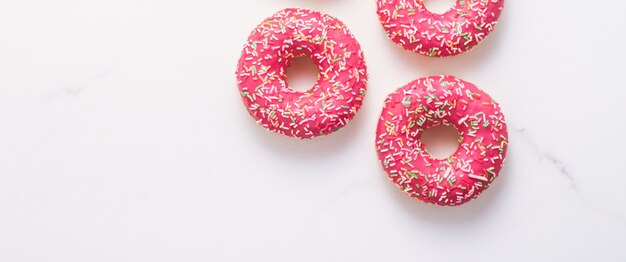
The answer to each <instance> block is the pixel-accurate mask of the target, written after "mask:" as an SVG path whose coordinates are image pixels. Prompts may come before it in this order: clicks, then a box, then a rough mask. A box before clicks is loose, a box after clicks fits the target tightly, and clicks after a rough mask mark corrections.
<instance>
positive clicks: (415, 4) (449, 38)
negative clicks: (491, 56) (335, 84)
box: [377, 0, 504, 57]
mask: <svg viewBox="0 0 626 262" xmlns="http://www.w3.org/2000/svg"><path fill="white" fill-rule="evenodd" d="M377 5H378V18H379V20H380V23H381V24H382V25H383V27H384V28H385V30H386V31H387V37H389V39H391V40H392V41H394V42H395V43H396V44H398V45H400V46H402V47H403V48H404V49H407V50H412V51H414V52H416V53H419V54H422V55H427V56H436V57H443V56H451V55H457V54H460V53H463V52H465V51H468V50H470V49H472V48H473V47H475V46H476V45H478V43H480V42H481V41H482V40H483V39H485V37H487V35H488V34H489V33H490V32H491V31H492V30H493V29H494V26H495V25H496V23H497V22H498V19H499V18H500V13H501V12H502V9H503V8H504V0H457V1H456V5H455V6H454V7H453V8H452V9H450V10H449V11H447V12H445V13H443V14H435V13H432V12H430V11H428V9H426V7H425V6H424V3H423V0H377Z"/></svg>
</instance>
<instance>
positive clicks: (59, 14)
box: [0, 0, 626, 262]
mask: <svg viewBox="0 0 626 262" xmlns="http://www.w3.org/2000/svg"><path fill="white" fill-rule="evenodd" d="M506 5H507V6H506V9H505V11H504V13H503V16H502V20H501V23H500V24H499V25H498V27H497V30H496V31H495V32H494V33H493V34H492V36H491V37H490V38H488V39H487V40H486V41H485V42H484V43H483V44H482V45H480V46H479V47H478V48H476V49H475V50H474V51H473V52H471V53H468V54H464V55H461V56H457V57H452V58H446V59H432V58H427V57H421V56H418V55H415V54H412V53H409V52H405V51H403V50H401V49H400V48H397V47H396V46H395V45H394V44H393V43H391V42H390V41H388V40H386V39H385V36H384V33H383V30H382V28H381V27H380V26H379V25H378V22H377V17H376V15H375V3H374V1H373V0H367V1H365V0H321V1H305V0H238V1H207V0H203V1H200V0H179V1H174V0H150V1H148V0H145V1H141V0H108V1H93V0H91V1H82V0H81V1H78V0H57V1H44V0H40V1H35V0H0V261H3V262H4V261H6V262H12V261H63V262H69V261H81V262H84V261H152V262H154V261H626V255H625V254H624V247H625V246H626V194H625V193H624V192H623V191H624V188H625V187H626V172H625V171H624V168H625V166H624V164H625V162H626V161H625V160H624V151H623V148H624V147H626V142H625V140H624V135H623V134H624V130H625V129H626V124H625V122H624V120H625V118H624V113H626V97H625V95H626V91H624V90H625V88H626V85H625V84H624V79H625V77H626V65H625V60H626V48H624V41H625V40H626V37H625V34H624V28H626V22H625V20H624V16H623V10H624V8H626V4H624V2H622V1H609V0H599V1H580V0H551V1H540V0H524V1H522V0H507V4H506ZM284 7H307V8H313V9H317V10H321V11H324V12H327V13H330V14H332V15H334V16H337V17H339V18H340V19H342V20H343V21H344V22H345V23H346V24H347V25H348V26H349V27H350V29H351V30H352V32H353V33H354V34H355V36H356V38H357V39H358V40H359V41H360V42H361V44H362V46H363V49H364V52H365V55H366V59H367V62H368V66H369V74H370V84H369V86H368V88H369V90H368V93H367V97H366V101H365V104H364V107H363V109H362V111H361V112H360V113H359V114H358V115H357V117H356V118H355V120H354V121H353V122H352V123H351V124H350V125H348V126H347V127H346V128H345V129H342V130H341V131H339V132H337V133H335V134H332V135H331V136H328V137H325V138H321V139H315V140H312V141H297V140H293V139H289V138H285V137H281V136H278V135H274V134H271V133H268V132H267V131H265V130H263V129H262V128H260V127H259V126H257V125H256V124H255V123H254V122H253V121H252V119H251V118H250V117H249V116H248V115H247V112H246V111H245V109H244V107H243V106H242V103H241V101H240V98H239V96H238V93H237V91H236V87H235V77H234V70H235V65H236V61H237V59H238V57H239V52H240V50H241V47H242V45H243V43H244V41H245V39H246V37H247V36H248V34H249V32H250V31H251V30H252V29H253V27H254V26H256V25H257V23H258V22H260V21H261V20H262V19H264V18H265V17H267V16H269V15H271V14H272V13H273V12H275V11H277V10H278V9H280V8H284ZM435 74H454V75H456V76H458V77H461V78H463V79H466V80H468V81H471V82H473V83H475V84H477V85H478V86H480V87H481V88H483V89H484V90H486V91H487V92H489V93H490V94H491V95H492V96H493V97H494V98H495V99H497V100H498V101H499V102H500V103H501V105H502V107H503V110H504V112H505V113H506V114H507V117H508V121H509V124H510V140H511V144H510V148H509V150H510V151H509V159H508V161H507V163H506V165H505V168H504V170H503V172H502V173H501V177H500V178H499V179H498V180H496V182H495V183H494V185H493V186H492V188H491V189H490V190H488V191H487V192H486V193H485V194H484V195H483V196H482V197H481V198H479V199H478V200H475V201H472V202H471V203H469V204H467V205H464V206H462V207H459V208H440V207H434V206H429V205H424V204H419V203H417V202H416V201H414V200H412V199H410V198H408V197H406V196H405V195H403V194H402V193H401V192H399V191H398V190H397V189H396V188H395V187H394V186H393V185H392V184H390V183H389V182H387V180H386V178H385V176H384V173H383V171H382V169H381V167H380V165H379V164H378V162H377V159H376V154H375V150H374V129H375V125H376V122H377V117H378V115H379V112H380V109H381V108H382V102H383V100H384V98H385V96H386V95H387V94H388V93H390V92H391V91H393V90H395V89H396V88H398V87H399V86H401V85H403V84H405V83H407V82H409V81H411V80H413V79H415V78H418V77H423V76H427V75H435Z"/></svg>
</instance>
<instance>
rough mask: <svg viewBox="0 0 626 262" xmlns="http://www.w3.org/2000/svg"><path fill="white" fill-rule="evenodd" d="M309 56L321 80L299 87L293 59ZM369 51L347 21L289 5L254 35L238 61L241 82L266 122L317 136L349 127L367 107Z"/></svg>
mask: <svg viewBox="0 0 626 262" xmlns="http://www.w3.org/2000/svg"><path fill="white" fill-rule="evenodd" d="M304 55H306V56H309V57H310V58H311V59H312V60H313V62H314V63H315V64H316V65H317V66H318V67H319V71H320V74H319V75H318V81H317V83H316V84H315V85H314V86H313V87H312V88H311V89H309V90H308V91H306V92H300V91H295V90H293V89H291V88H289V87H288V85H287V83H286V82H285V77H286V76H285V71H286V69H287V67H289V64H290V63H291V61H292V60H293V59H294V58H296V57H300V56H304ZM366 71H367V70H366V66H365V60H364V58H363V52H362V51H361V47H360V45H359V43H358V42H357V41H356V40H355V39H354V37H353V36H352V34H351V33H350V31H348V29H347V28H346V26H345V25H344V24H343V23H342V22H341V21H339V20H338V19H336V18H334V17H331V16H329V15H326V14H322V13H319V12H315V11H311V10H307V9H299V8H289V9H285V10H282V11H279V12H278V13H276V14H274V15H273V16H272V17H270V18H268V19H265V20H264V21H263V22H262V23H261V24H260V25H259V26H258V27H257V28H256V29H254V31H253V32H252V34H251V35H250V37H249V38H248V41H247V43H246V44H245V46H244V49H243V51H242V54H241V59H240V60H239V64H238V66H237V73H236V75H237V84H238V87H239V91H240V94H241V97H242V99H243V102H244V104H245V106H246V107H247V108H248V112H249V113H250V115H251V116H252V117H253V118H254V119H256V121H257V122H258V123H259V124H260V125H262V126H263V127H265V128H267V129H269V130H271V131H274V132H277V133H280V134H284V135H287V136H291V137H297V138H312V137H316V136H321V135H327V134H330V133H332V132H334V131H336V130H338V129H340V128H342V127H343V126H345V125H346V124H347V123H348V122H349V121H350V120H351V119H352V118H353V117H354V115H355V114H356V113H357V111H358V110H359V109H360V108H361V104H362V102H363V97H364V96H365V91H366V85H367V72H366Z"/></svg>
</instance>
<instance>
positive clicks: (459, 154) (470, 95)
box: [376, 76, 508, 206]
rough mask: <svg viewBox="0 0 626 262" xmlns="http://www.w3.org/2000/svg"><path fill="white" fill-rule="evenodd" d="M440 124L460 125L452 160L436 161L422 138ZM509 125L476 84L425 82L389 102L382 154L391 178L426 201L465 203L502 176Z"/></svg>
mask: <svg viewBox="0 0 626 262" xmlns="http://www.w3.org/2000/svg"><path fill="white" fill-rule="evenodd" d="M437 125H451V126H454V127H455V128H456V129H457V130H458V131H459V134H460V136H461V137H460V140H459V142H460V145H459V148H458V149H457V151H456V152H455V153H454V154H453V155H452V156H450V157H449V158H447V159H443V160H438V159H434V158H433V157H431V155H430V154H428V152H426V149H425V148H424V145H423V144H422V143H421V136H422V133H423V132H424V130H427V129H428V128H430V127H433V126H437ZM507 144H508V132H507V126H506V123H505V121H504V116H503V115H502V113H501V111H500V107H499V106H498V104H497V103H496V102H495V101H493V99H491V97H489V95H487V94H486V93H485V92H483V91H482V90H480V89H478V88H477V87H476V86H474V85H473V84H471V83H468V82H466V81H463V80H460V79H457V78H455V77H453V76H435V77H427V78H421V79H418V80H416V81H413V82H411V83H409V84H408V85H406V86H404V87H402V88H400V89H398V90H396V91H395V92H394V93H392V94H390V95H389V96H388V97H387V99H386V100H385V107H384V109H383V112H382V115H381V117H380V120H379V122H378V128H377V132H376V149H377V152H378V158H379V160H380V161H381V163H382V165H383V168H384V170H385V171H386V173H387V175H388V178H389V179H390V180H391V181H392V182H394V183H395V184H396V185H397V186H398V187H399V188H400V189H401V190H402V191H404V192H405V193H406V194H408V195H409V196H411V197H414V198H416V199H419V200H421V201H423V202H427V203H433V204H437V205H442V206H457V205H461V204H464V203H466V202H468V201H470V200H472V199H474V198H476V197H478V195H480V194H481V193H482V192H483V191H484V190H485V189H487V188H488V187H489V185H490V184H491V182H492V181H493V180H494V179H495V178H496V177H497V176H498V173H499V172H500V169H501V168H502V164H503V162H504V160H505V158H506V150H507Z"/></svg>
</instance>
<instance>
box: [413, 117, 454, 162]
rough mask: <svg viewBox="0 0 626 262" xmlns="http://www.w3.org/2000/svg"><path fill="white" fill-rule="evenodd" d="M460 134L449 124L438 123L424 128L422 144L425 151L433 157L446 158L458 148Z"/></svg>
mask: <svg viewBox="0 0 626 262" xmlns="http://www.w3.org/2000/svg"><path fill="white" fill-rule="evenodd" d="M460 139H461V135H460V134H459V131H458V130H457V129H456V128H455V127H453V126H449V125H438V126H434V127H431V128H428V129H426V130H424V133H422V138H421V140H422V145H423V146H424V148H425V149H426V152H428V154H430V156H432V157H433V158H435V159H439V160H443V159H446V158H448V157H450V156H452V154H454V153H455V152H456V150H457V149H458V148H459V144H460V143H459V140H460Z"/></svg>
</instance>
